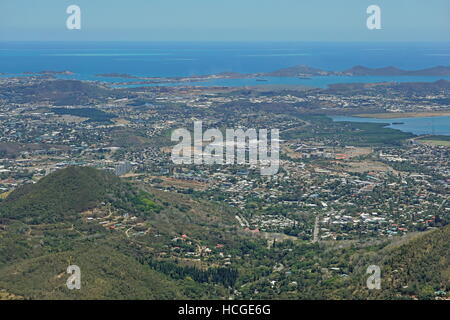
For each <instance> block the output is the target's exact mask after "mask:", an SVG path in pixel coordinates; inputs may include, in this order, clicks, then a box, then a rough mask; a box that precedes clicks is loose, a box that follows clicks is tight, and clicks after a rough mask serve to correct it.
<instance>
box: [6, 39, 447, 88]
mask: <svg viewBox="0 0 450 320" xmlns="http://www.w3.org/2000/svg"><path fill="white" fill-rule="evenodd" d="M299 64H302V65H308V66H311V67H315V68H320V69H325V70H339V71H340V70H345V69H347V68H351V67H353V66H355V65H363V66H366V67H386V66H395V67H398V68H403V69H408V70H414V69H421V68H427V67H433V66H437V65H450V44H449V43H320V42H310V43H309V42H272V43H270V42H254V43H243V42H23V43H22V42H1V43H0V73H8V74H20V73H24V72H39V71H43V70H50V71H61V70H69V71H72V72H74V73H75V74H74V75H72V76H70V78H75V79H83V80H99V81H109V82H112V81H115V82H117V81H131V80H130V79H126V78H124V79H120V78H100V77H97V76H96V75H97V74H102V73H126V74H130V75H136V76H145V77H183V76H192V75H208V74H216V73H220V72H241V73H257V72H270V71H274V70H277V69H280V68H286V67H291V66H295V65H299ZM438 79H447V80H450V77H407V76H405V77H315V78H312V79H299V78H268V79H266V80H267V81H266V82H257V81H256V80H255V79H216V80H211V81H205V82H195V83H192V84H193V85H205V86H211V85H225V86H249V85H265V84H294V85H296V84H301V85H306V86H313V87H326V86H327V85H328V84H330V83H342V82H346V83H347V82H383V81H397V82H404V81H407V82H409V81H436V80H438ZM169 85H177V84H169ZM184 85H185V83H184Z"/></svg>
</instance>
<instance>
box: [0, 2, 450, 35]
mask: <svg viewBox="0 0 450 320" xmlns="http://www.w3.org/2000/svg"><path fill="white" fill-rule="evenodd" d="M69 5H78V6H79V7H80V8H81V30H68V29H67V27H66V20H67V18H68V17H69V14H67V13H66V9H67V7H68V6H69ZM370 5H378V6H379V7H380V8H381V29H380V30H369V29H368V28H367V26H366V20H367V18H368V16H369V15H368V14H367V13H366V9H367V7H368V6H370ZM0 41H365V42H370V41H443V42H449V41H450V1H449V0H427V1H425V0H126V1H125V0H70V1H67V0H0Z"/></svg>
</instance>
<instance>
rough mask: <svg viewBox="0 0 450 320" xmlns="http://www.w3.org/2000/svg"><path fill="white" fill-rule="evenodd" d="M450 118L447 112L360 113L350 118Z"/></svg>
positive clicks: (449, 113) (449, 112)
mask: <svg viewBox="0 0 450 320" xmlns="http://www.w3.org/2000/svg"><path fill="white" fill-rule="evenodd" d="M443 116H450V110H449V111H435V112H433V111H428V112H401V113H393V112H388V113H367V114H366V113H362V114H355V115H352V117H357V118H374V119H399V118H422V117H423V118H425V117H427V118H428V117H443Z"/></svg>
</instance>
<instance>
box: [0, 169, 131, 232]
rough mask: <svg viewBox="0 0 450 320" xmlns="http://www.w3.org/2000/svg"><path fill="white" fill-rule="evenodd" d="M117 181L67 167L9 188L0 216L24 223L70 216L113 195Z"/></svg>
mask: <svg viewBox="0 0 450 320" xmlns="http://www.w3.org/2000/svg"><path fill="white" fill-rule="evenodd" d="M121 187H122V186H121V184H120V180H119V179H118V178H117V177H115V176H113V175H112V174H108V173H106V172H102V171H99V170H96V169H94V168H88V167H69V168H67V169H64V170H59V171H57V172H55V173H53V174H50V175H48V176H46V177H44V178H42V179H41V180H40V181H39V182H38V183H36V184H34V185H31V184H29V185H25V186H23V187H21V188H19V189H17V190H15V191H13V192H12V193H11V194H10V195H9V196H8V197H7V198H6V200H5V201H4V202H2V203H1V207H0V217H3V218H11V219H17V220H22V221H23V222H26V223H33V224H34V223H49V222H57V221H62V220H67V219H73V218H74V217H76V214H77V213H80V212H81V211H83V210H86V209H89V208H92V207H95V206H97V205H98V204H99V203H100V202H101V201H105V200H107V199H110V198H111V197H113V196H114V194H115V193H116V192H117V191H118V190H119V189H120V188H121Z"/></svg>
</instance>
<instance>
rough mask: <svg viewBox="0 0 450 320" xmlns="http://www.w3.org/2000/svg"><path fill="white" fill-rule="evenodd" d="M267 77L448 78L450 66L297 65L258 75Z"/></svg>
mask: <svg viewBox="0 0 450 320" xmlns="http://www.w3.org/2000/svg"><path fill="white" fill-rule="evenodd" d="M260 75H262V76H267V77H313V76H344V75H345V76H450V66H437V67H433V68H427V69H421V70H402V69H399V68H396V67H393V66H389V67H383V68H368V67H364V66H354V67H352V68H350V69H347V70H344V71H336V70H334V71H331V70H329V71H327V70H321V69H317V68H312V67H309V66H306V65H298V66H293V67H289V68H283V69H280V70H276V71H273V72H268V73H264V74H260Z"/></svg>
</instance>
